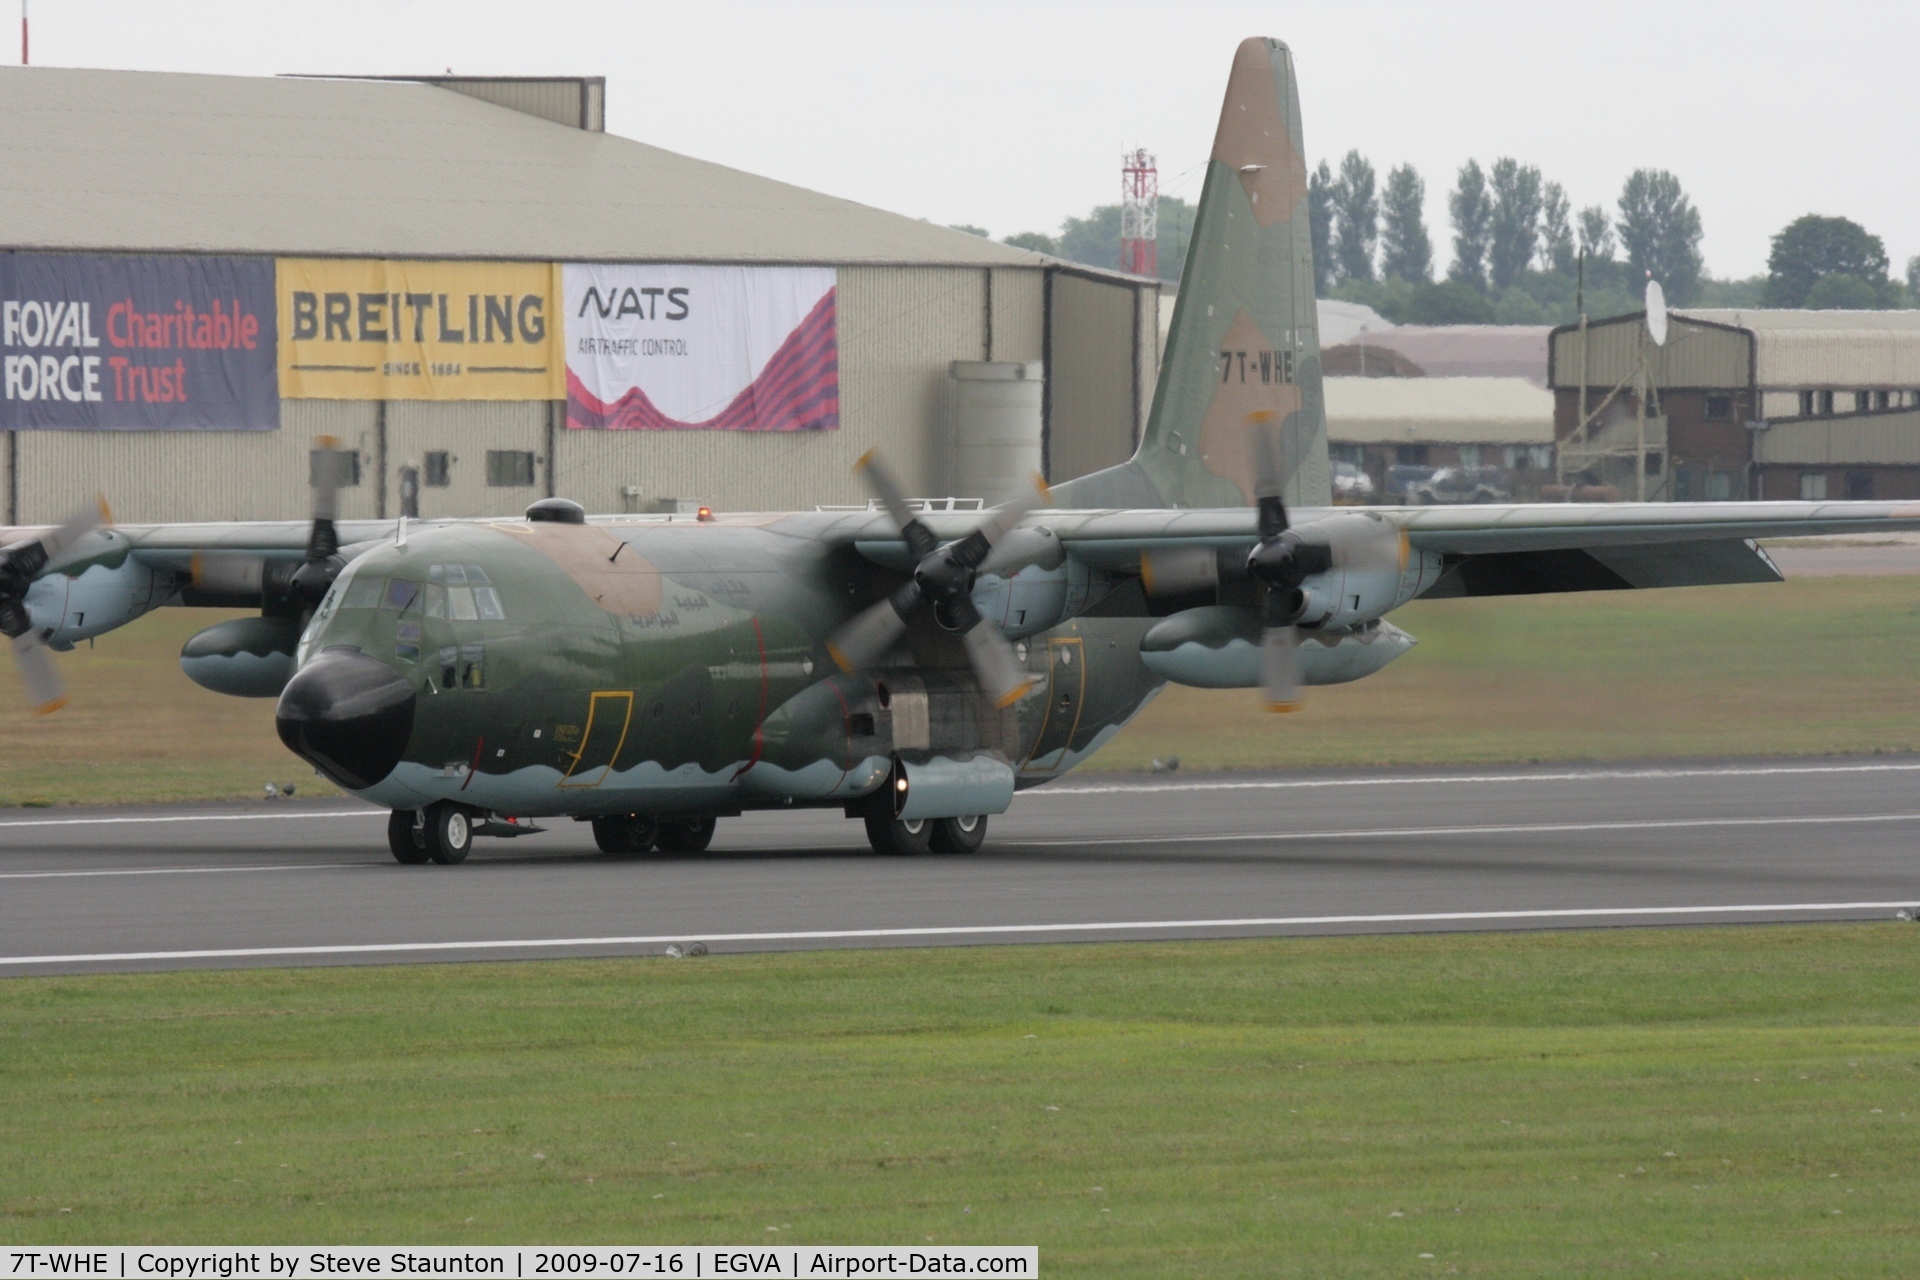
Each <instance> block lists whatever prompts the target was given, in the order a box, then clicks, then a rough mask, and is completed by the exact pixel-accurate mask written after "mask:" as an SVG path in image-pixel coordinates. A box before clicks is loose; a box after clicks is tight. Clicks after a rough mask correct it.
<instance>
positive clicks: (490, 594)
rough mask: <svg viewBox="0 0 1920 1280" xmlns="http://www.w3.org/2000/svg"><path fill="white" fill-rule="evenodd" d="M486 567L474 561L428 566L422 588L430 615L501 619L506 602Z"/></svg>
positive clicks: (457, 620) (485, 620) (503, 618)
mask: <svg viewBox="0 0 1920 1280" xmlns="http://www.w3.org/2000/svg"><path fill="white" fill-rule="evenodd" d="M489 582H491V579H489V578H488V577H487V571H486V570H485V569H482V568H481V567H480V566H479V565H477V564H435V565H428V566H427V586H426V592H425V606H426V615H427V616H428V617H429V618H451V619H453V620H454V621H456V622H504V621H505V620H506V617H507V610H506V606H505V605H504V604H503V603H502V602H501V600H500V592H499V590H498V589H497V588H495V587H492V586H489V585H484V584H487V583H489Z"/></svg>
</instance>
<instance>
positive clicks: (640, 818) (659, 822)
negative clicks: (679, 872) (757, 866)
mask: <svg viewBox="0 0 1920 1280" xmlns="http://www.w3.org/2000/svg"><path fill="white" fill-rule="evenodd" d="M715 825H716V823H715V821H714V819H713V818H711V817H705V818H653V817H650V816H648V815H647V814H644V813H616V814H609V815H607V816H605V817H600V818H595V819H594V820H593V842H594V843H595V844H597V845H599V846H600V851H601V852H602V853H616V854H628V855H633V854H641V853H647V852H649V851H651V850H654V849H658V850H659V851H660V852H661V853H701V852H704V851H705V849H706V847H707V846H708V845H710V844H712V843H713V830H714V827H715Z"/></svg>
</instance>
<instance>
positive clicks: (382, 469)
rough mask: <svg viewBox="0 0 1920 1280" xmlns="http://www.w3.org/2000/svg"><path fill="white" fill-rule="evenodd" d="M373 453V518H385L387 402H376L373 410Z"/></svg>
mask: <svg viewBox="0 0 1920 1280" xmlns="http://www.w3.org/2000/svg"><path fill="white" fill-rule="evenodd" d="M373 453H374V464H373V474H374V483H375V484H376V486H377V488H376V489H375V494H376V495H377V496H376V497H375V498H374V501H373V518H374V519H375V520H385V519H386V518H387V475H388V472H387V402H386V401H385V400H379V401H376V402H375V404H374V410H373Z"/></svg>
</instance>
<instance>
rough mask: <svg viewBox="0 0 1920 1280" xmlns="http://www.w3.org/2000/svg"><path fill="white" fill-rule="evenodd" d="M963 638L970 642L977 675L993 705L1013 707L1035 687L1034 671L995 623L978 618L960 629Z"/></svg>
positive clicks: (968, 654) (975, 675)
mask: <svg viewBox="0 0 1920 1280" xmlns="http://www.w3.org/2000/svg"><path fill="white" fill-rule="evenodd" d="M976 616H977V615H976ZM960 640H961V642H962V643H963V644H965V645H966V646H967V661H968V662H970V663H972V664H973V674H974V678H975V679H977V680H979V681H980V688H981V689H982V690H983V691H984V692H985V693H986V695H987V697H989V698H991V699H993V705H994V706H996V707H1010V706H1012V705H1013V704H1014V703H1016V702H1018V701H1020V699H1021V698H1023V697H1025V696H1026V692H1027V690H1028V689H1031V688H1032V687H1033V682H1034V677H1033V674H1032V673H1031V672H1029V671H1028V670H1027V669H1026V668H1025V667H1023V666H1021V665H1020V659H1018V658H1017V657H1015V656H1014V653H1013V646H1012V645H1010V644H1008V643H1007V638H1006V637H1005V636H1003V635H1001V634H1000V631H999V628H997V627H995V626H994V625H993V624H992V623H990V622H984V621H982V622H976V623H975V624H974V625H973V626H971V627H968V628H967V629H966V630H965V631H964V632H962V633H961V635H960Z"/></svg>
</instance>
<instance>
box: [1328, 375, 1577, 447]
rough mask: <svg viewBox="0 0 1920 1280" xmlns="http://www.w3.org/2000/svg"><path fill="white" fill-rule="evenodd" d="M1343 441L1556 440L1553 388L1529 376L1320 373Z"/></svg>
mask: <svg viewBox="0 0 1920 1280" xmlns="http://www.w3.org/2000/svg"><path fill="white" fill-rule="evenodd" d="M1321 386H1322V387H1323V388H1324V390H1325V393H1326V397H1327V439H1329V440H1332V441H1336V442H1338V443H1341V444H1406V443H1408V442H1410V441H1411V442H1422V441H1424V442H1428V443H1433V444H1456V443H1457V444H1551V443H1553V393H1552V392H1551V391H1548V390H1546V389H1544V388H1542V387H1539V386H1536V385H1534V383H1533V382H1532V380H1531V379H1528V378H1338V377H1336V378H1323V379H1322V380H1321Z"/></svg>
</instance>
